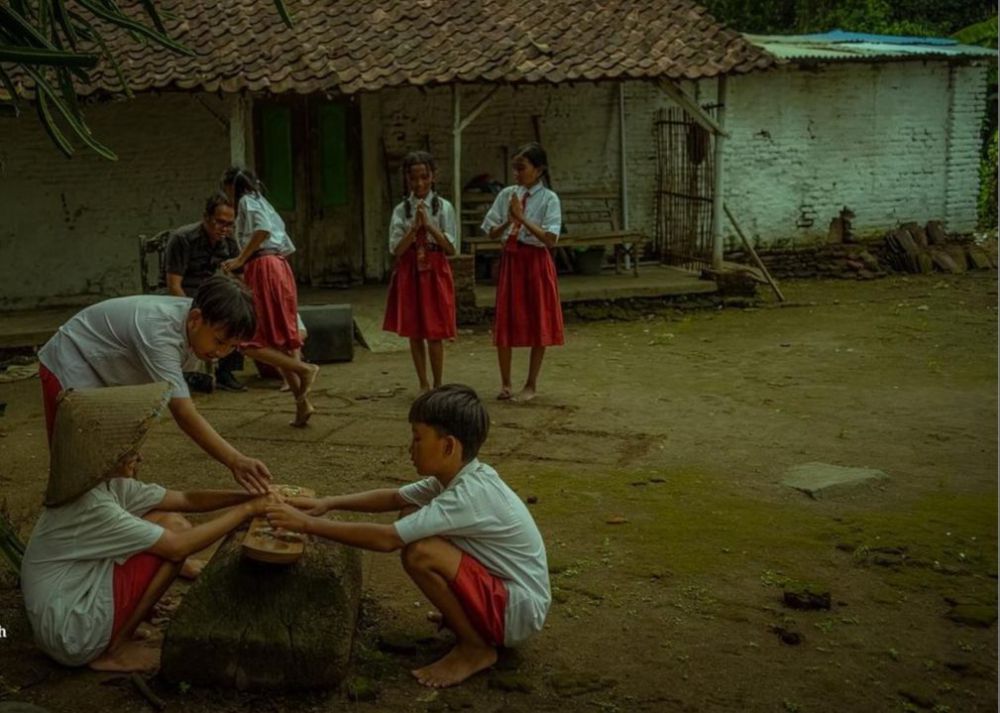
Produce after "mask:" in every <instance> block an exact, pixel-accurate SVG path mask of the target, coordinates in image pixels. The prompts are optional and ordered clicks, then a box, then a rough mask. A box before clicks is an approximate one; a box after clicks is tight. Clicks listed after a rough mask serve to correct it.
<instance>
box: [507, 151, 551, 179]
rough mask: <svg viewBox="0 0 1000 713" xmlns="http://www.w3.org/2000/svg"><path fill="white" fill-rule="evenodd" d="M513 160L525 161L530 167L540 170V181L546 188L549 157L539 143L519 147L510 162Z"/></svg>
mask: <svg viewBox="0 0 1000 713" xmlns="http://www.w3.org/2000/svg"><path fill="white" fill-rule="evenodd" d="M515 158H524V159H527V161H528V163H530V164H531V165H532V166H534V167H535V168H540V169H542V180H544V181H545V185H546V186H547V185H549V157H548V154H546V153H545V149H544V148H542V145H541V144H540V143H538V142H537V141H531V142H529V143H526V144H524V146H519V147H518V149H517V151H515V152H514V155H513V156H511V160H513V159H515Z"/></svg>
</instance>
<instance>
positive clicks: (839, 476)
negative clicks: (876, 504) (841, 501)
mask: <svg viewBox="0 0 1000 713" xmlns="http://www.w3.org/2000/svg"><path fill="white" fill-rule="evenodd" d="M888 479H889V476H888V475H886V473H884V472H883V471H881V470H876V469H874V468H849V467H845V466H840V465H831V464H830V463H802V464H799V465H793V466H792V467H791V468H789V469H788V470H786V471H785V479H784V480H782V481H781V483H782V485H787V486H788V487H790V488H795V489H796V490H801V491H802V492H803V493H806V494H808V495H810V496H812V497H814V498H818V497H822V496H827V495H831V494H834V493H835V492H838V491H840V490H843V489H846V488H849V487H852V486H856V485H859V484H861V483H866V482H871V481H876V480H888Z"/></svg>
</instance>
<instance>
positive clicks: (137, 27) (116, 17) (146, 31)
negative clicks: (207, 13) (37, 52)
mask: <svg viewBox="0 0 1000 713" xmlns="http://www.w3.org/2000/svg"><path fill="white" fill-rule="evenodd" d="M76 2H77V4H79V5H80V7H82V8H85V9H86V10H88V11H90V12H92V13H93V14H94V15H96V16H97V17H99V18H101V19H102V20H106V21H107V22H110V23H112V24H114V25H117V26H118V27H121V28H122V29H125V30H130V31H131V32H134V33H136V34H137V35H140V36H142V37H146V38H148V39H151V40H153V41H154V42H157V43H159V44H161V45H163V46H164V47H166V48H167V49H171V50H173V51H174V52H177V53H178V54H183V55H187V56H188V57H193V56H194V52H193V51H192V50H191V49H189V48H188V47H186V46H185V45H182V44H181V43H180V42H177V41H175V40H172V39H170V38H169V37H167V36H166V35H162V34H160V33H159V32H157V31H156V30H153V29H150V28H149V27H146V26H145V25H143V24H142V23H141V22H136V21H135V20H133V19H131V18H130V17H127V16H126V15H124V14H122V13H121V12H120V11H119V12H117V13H115V12H112V11H110V10H108V9H107V8H105V7H102V6H100V5H98V4H97V3H95V2H92V0H76Z"/></svg>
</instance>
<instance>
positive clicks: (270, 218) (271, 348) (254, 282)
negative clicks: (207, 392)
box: [222, 168, 319, 427]
mask: <svg viewBox="0 0 1000 713" xmlns="http://www.w3.org/2000/svg"><path fill="white" fill-rule="evenodd" d="M222 188H223V190H224V191H225V192H226V195H227V196H229V199H230V200H231V201H232V203H233V205H234V206H236V227H235V235H236V242H237V244H238V245H239V246H240V254H239V255H238V256H237V257H235V258H233V259H232V260H227V261H225V262H224V263H222V268H223V269H224V270H226V271H227V272H234V271H236V270H239V269H241V268H242V269H243V279H244V280H245V281H246V283H247V285H249V286H250V291H251V292H253V302H254V308H255V310H256V312H257V333H256V334H254V335H253V339H251V340H249V341H248V342H247V343H246V344H245V345H243V348H242V351H243V352H244V353H245V354H247V355H249V356H250V357H251V358H253V359H256V360H257V361H262V362H264V363H265V364H270V365H271V366H273V367H275V368H276V369H277V370H278V371H279V372H281V375H282V377H283V378H284V379H285V381H286V382H288V385H289V386H290V387H291V391H292V395H293V396H294V397H295V419H294V420H292V422H291V425H292V426H297V427H302V426H305V425H306V424H307V423H308V422H309V417H310V416H311V415H312V413H313V411H314V410H315V409H314V408H313V406H312V404H311V403H310V402H309V391H310V389H312V385H313V382H314V381H315V380H316V376H317V374H319V367H318V366H316V365H315V364H308V363H306V362H304V361H301V360H299V359H296V358H295V357H293V356H292V353H293V352H295V351H296V350H297V349H300V348H301V347H302V340H301V339H300V338H299V332H298V329H296V325H297V321H296V317H297V315H298V309H299V307H298V292H297V289H296V287H295V275H294V274H292V266H291V265H289V264H288V256H289V255H291V254H292V253H293V252H295V246H294V245H293V244H292V240H291V238H289V237H288V233H286V232H285V222H284V221H283V220H282V219H281V216H279V215H278V213H277V211H275V210H274V208H273V207H272V206H271V204H270V203H268V202H267V200H266V199H265V198H264V196H262V195H261V187H260V182H259V181H258V180H257V177H256V176H254V175H253V174H252V173H251V172H250V171H245V170H243V169H240V168H230V169H229V170H228V171H226V173H225V174H224V175H223V177H222Z"/></svg>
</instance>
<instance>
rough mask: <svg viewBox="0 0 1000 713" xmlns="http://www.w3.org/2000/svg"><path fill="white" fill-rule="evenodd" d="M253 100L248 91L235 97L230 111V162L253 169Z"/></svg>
mask: <svg viewBox="0 0 1000 713" xmlns="http://www.w3.org/2000/svg"><path fill="white" fill-rule="evenodd" d="M251 101H252V100H251V98H250V95H249V94H247V93H246V92H240V93H239V94H237V95H236V96H235V97H234V98H233V103H232V106H231V108H230V112H229V164H230V165H231V166H242V167H243V168H249V169H251V170H253V163H254V161H253V144H252V141H253V139H252V135H251V133H250V130H251V128H252V126H253V120H252V114H251V108H252V106H251Z"/></svg>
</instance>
